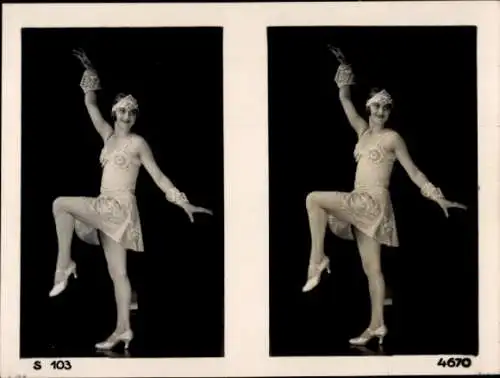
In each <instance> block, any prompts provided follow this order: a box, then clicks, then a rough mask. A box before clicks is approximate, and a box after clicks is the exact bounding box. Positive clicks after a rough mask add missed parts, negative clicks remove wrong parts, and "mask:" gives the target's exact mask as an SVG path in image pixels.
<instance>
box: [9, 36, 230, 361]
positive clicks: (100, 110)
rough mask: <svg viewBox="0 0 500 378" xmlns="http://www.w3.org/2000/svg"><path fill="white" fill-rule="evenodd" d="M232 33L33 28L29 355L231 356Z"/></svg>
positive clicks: (28, 86) (25, 343)
mask: <svg viewBox="0 0 500 378" xmlns="http://www.w3.org/2000/svg"><path fill="white" fill-rule="evenodd" d="M222 35H223V30H222V28H217V27H200V28H196V27H195V28H189V27H185V28H184V27H177V28H176V27H162V28H160V27H155V28H139V27H137V28H136V27H133V28H24V29H23V30H22V33H21V38H22V40H21V46H22V72H21V77H22V89H21V109H22V115H21V151H20V154H21V171H20V175H21V220H20V222H21V227H20V260H21V282H20V291H21V295H20V304H21V307H20V315H21V323H20V351H19V353H20V357H21V358H47V357H58V358H66V357H68V358H70V357H110V356H111V357H127V356H130V357H144V358H148V357H163V358H166V357H173V358H175V357H177V358H180V357H223V356H224V347H223V345H224V343H223V340H224V196H223V194H224V191H223V186H224V182H223V181H224V180H223V178H224V175H223V93H222V89H223V88H222V82H223V80H222V73H223V69H222ZM97 80H98V81H99V83H96V81H97ZM194 156H198V157H203V158H193V157H194ZM200 314H203V315H202V316H200Z"/></svg>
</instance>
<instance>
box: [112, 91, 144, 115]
mask: <svg viewBox="0 0 500 378" xmlns="http://www.w3.org/2000/svg"><path fill="white" fill-rule="evenodd" d="M118 109H127V110H137V109H139V105H138V104H137V100H136V99H135V98H134V96H132V95H127V96H125V97H123V98H122V99H121V100H120V101H118V102H117V103H116V104H114V105H113V107H112V108H111V111H112V112H116V111H117V110H118Z"/></svg>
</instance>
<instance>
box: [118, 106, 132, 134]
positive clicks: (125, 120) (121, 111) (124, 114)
mask: <svg viewBox="0 0 500 378" xmlns="http://www.w3.org/2000/svg"><path fill="white" fill-rule="evenodd" d="M115 117H116V124H117V125H118V126H120V127H122V128H124V129H127V130H130V129H131V128H132V126H134V124H135V120H136V118H137V112H136V110H134V109H128V108H118V109H116V111H115Z"/></svg>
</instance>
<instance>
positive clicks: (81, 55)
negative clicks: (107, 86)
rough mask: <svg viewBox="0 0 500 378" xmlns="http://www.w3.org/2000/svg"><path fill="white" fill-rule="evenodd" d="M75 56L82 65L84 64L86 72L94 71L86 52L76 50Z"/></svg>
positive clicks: (74, 51)
mask: <svg viewBox="0 0 500 378" xmlns="http://www.w3.org/2000/svg"><path fill="white" fill-rule="evenodd" d="M73 55H74V56H75V57H76V58H77V59H78V60H79V61H80V63H82V65H83V67H85V69H86V70H90V71H94V67H93V66H92V62H91V61H90V59H89V58H88V57H87V54H85V51H83V50H82V49H75V50H73Z"/></svg>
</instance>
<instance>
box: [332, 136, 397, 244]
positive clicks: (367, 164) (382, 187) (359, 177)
mask: <svg viewBox="0 0 500 378" xmlns="http://www.w3.org/2000/svg"><path fill="white" fill-rule="evenodd" d="M388 135H390V132H389V131H383V132H381V133H380V134H377V135H370V134H369V133H367V132H364V133H363V134H362V135H361V136H360V138H359V140H358V143H357V144H356V147H355V149H354V157H355V159H356V162H357V168H356V178H355V182H354V189H353V191H351V192H348V193H339V196H340V197H339V200H340V203H339V206H338V210H337V211H335V212H334V213H330V214H328V225H329V228H330V230H331V231H332V232H333V233H334V234H335V235H337V236H339V237H341V238H343V239H347V240H353V239H354V234H353V229H352V227H356V228H357V229H359V230H360V231H361V232H363V233H364V234H366V235H368V236H370V237H372V238H373V239H375V240H376V241H378V242H379V243H380V244H385V245H388V246H391V247H397V246H398V245H399V240H398V233H397V229H396V221H395V218H394V210H393V207H392V202H391V198H390V194H389V191H388V187H389V182H390V178H391V173H392V169H393V166H394V161H395V160H396V156H395V154H394V152H393V151H389V150H387V148H386V147H384V138H386V137H387V136H388Z"/></svg>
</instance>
